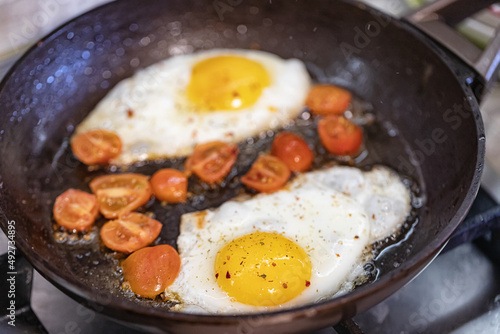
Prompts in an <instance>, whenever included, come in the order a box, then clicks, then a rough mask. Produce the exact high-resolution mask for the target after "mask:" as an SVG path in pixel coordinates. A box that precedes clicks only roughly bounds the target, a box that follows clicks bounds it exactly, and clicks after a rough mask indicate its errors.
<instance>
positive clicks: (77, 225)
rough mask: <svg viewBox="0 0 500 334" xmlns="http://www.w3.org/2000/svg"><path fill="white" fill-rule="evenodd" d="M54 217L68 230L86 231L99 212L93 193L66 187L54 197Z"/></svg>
mask: <svg viewBox="0 0 500 334" xmlns="http://www.w3.org/2000/svg"><path fill="white" fill-rule="evenodd" d="M53 213H54V219H55V220H56V222H57V223H58V224H59V225H61V226H62V227H64V228H67V229H69V230H77V231H86V230H87V229H89V228H90V227H91V226H92V224H94V221H95V219H96V217H97V215H98V214H99V206H98V205H97V198H96V196H95V195H92V194H89V193H86V192H84V191H81V190H77V189H68V190H66V191H65V192H63V193H62V194H61V195H59V196H58V197H57V198H56V201H55V203H54V208H53Z"/></svg>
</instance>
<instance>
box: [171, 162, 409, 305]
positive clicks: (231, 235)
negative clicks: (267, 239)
mask: <svg viewBox="0 0 500 334" xmlns="http://www.w3.org/2000/svg"><path fill="white" fill-rule="evenodd" d="M340 176H342V178H340ZM342 180H343V181H342ZM347 190H349V191H350V192H347ZM380 196H383V199H384V200H386V201H389V202H391V203H398V204H397V207H398V208H399V207H404V208H406V209H407V211H406V212H405V214H404V215H400V216H398V220H397V221H396V220H394V219H392V218H391V219H386V220H384V224H382V225H384V228H383V231H384V232H381V231H382V229H380V228H379V227H378V225H377V224H379V223H378V221H377V220H375V219H371V218H369V217H368V215H369V214H372V215H373V213H372V212H376V213H377V214H379V213H380V212H381V210H382V211H383V212H385V211H384V210H386V207H382V208H379V207H377V203H379V202H378V198H379V197H380ZM400 202H401V203H400ZM393 207H396V205H395V206H391V207H390V208H389V209H388V210H389V211H390V210H392V208H393ZM367 209H368V210H367ZM409 209H410V207H409V193H408V191H407V190H406V188H405V187H404V185H403V184H402V183H401V181H400V179H399V178H398V177H397V176H396V175H394V174H393V173H392V172H390V171H389V170H387V169H385V168H382V167H378V168H374V169H373V170H372V171H370V172H361V171H360V170H359V169H356V168H350V167H338V166H337V167H332V168H328V169H325V170H321V171H317V172H311V173H306V174H302V175H299V176H298V177H297V178H296V179H295V180H294V181H292V182H290V183H289V184H288V186H287V187H286V188H285V189H283V190H281V191H278V192H275V193H273V194H260V195H257V196H254V197H253V198H250V199H244V200H238V199H236V200H233V201H229V202H226V203H225V204H223V205H222V206H221V207H220V208H217V209H213V210H204V211H199V212H194V213H190V214H185V215H183V216H182V220H181V231H180V235H179V238H178V240H177V244H178V250H179V254H180V257H181V270H180V273H179V276H178V277H177V279H176V280H175V282H174V283H173V284H172V285H171V286H170V287H168V288H167V289H166V292H165V294H166V296H167V298H170V299H171V300H174V301H177V302H178V303H179V304H178V305H177V306H176V308H175V309H176V310H179V311H183V312H194V313H241V312H261V311H265V310H269V309H276V308H286V307H291V306H295V305H304V304H308V303H314V302H317V301H319V300H322V299H325V298H328V297H331V296H333V295H334V294H335V293H336V292H337V291H338V290H339V289H340V288H341V286H342V285H343V284H345V282H346V280H347V279H348V278H351V279H354V278H355V277H354V276H353V273H354V272H355V273H359V271H360V270H359V269H360V268H361V266H362V265H363V264H364V263H366V262H367V261H368V260H369V259H370V257H371V256H372V255H371V253H370V252H369V251H368V250H369V246H370V244H371V243H372V242H374V241H376V240H378V239H379V236H380V235H382V234H383V233H385V232H386V231H391V232H390V233H392V232H394V231H395V230H397V228H399V227H400V226H401V224H402V223H403V222H404V220H405V218H406V216H407V215H408V213H409ZM377 210H378V211H377ZM386 211H387V210H386ZM387 215H388V216H391V214H390V213H388V214H387ZM392 215H399V211H398V212H397V213H396V212H394V213H392ZM391 217H392V216H391ZM386 225H387V226H386ZM388 225H390V226H388ZM257 231H263V232H274V233H278V234H282V235H284V236H285V237H287V238H289V239H291V240H293V241H295V242H296V243H297V244H298V245H299V246H301V247H302V248H303V249H304V250H305V252H306V253H307V254H308V256H309V258H310V260H311V266H312V273H311V279H310V283H311V284H310V286H309V287H307V288H306V289H305V290H304V291H303V292H302V293H301V294H300V295H299V296H298V297H296V298H294V299H292V300H291V301H289V302H287V303H284V304H282V305H279V306H275V307H263V306H261V307H257V306H251V305H245V304H242V303H239V302H237V301H234V300H233V299H232V298H230V297H229V296H228V295H227V294H226V293H225V292H224V291H223V290H222V289H221V288H220V287H219V286H218V284H217V281H216V279H215V268H214V266H215V265H214V264H215V257H216V254H217V252H218V251H219V250H220V249H221V248H222V247H224V246H225V245H226V244H227V243H229V242H230V241H231V240H233V239H235V238H238V237H240V236H243V235H246V234H249V233H253V232H257ZM373 231H375V232H373ZM385 236H386V235H385V234H384V235H383V237H385Z"/></svg>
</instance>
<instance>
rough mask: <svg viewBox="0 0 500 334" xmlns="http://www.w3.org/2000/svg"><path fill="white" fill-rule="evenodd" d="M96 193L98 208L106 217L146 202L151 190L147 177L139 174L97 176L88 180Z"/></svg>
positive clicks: (124, 211)
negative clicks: (90, 180)
mask: <svg viewBox="0 0 500 334" xmlns="http://www.w3.org/2000/svg"><path fill="white" fill-rule="evenodd" d="M90 189H92V192H93V193H94V194H96V195H97V202H98V204H99V210H100V211H101V213H102V214H103V216H104V217H106V218H117V217H118V216H120V215H121V214H124V213H127V212H131V211H134V210H135V209H137V208H138V207H140V206H141V205H144V204H146V203H147V201H148V200H149V198H150V197H151V194H152V190H151V185H150V184H149V181H148V177H147V176H144V175H141V174H132V173H130V174H112V175H104V176H99V177H97V178H95V179H93V180H92V182H90Z"/></svg>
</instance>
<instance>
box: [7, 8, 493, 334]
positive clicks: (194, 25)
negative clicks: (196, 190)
mask: <svg viewBox="0 0 500 334" xmlns="http://www.w3.org/2000/svg"><path fill="white" fill-rule="evenodd" d="M309 6H312V7H309ZM311 8H314V9H313V10H311ZM249 13H250V14H251V15H249ZM221 16H222V17H221ZM297 22H300V24H297ZM241 26H244V27H245V28H246V29H238V27H241ZM360 29H366V32H364V35H366V37H363V35H361V34H360V33H359V31H360ZM240 31H245V33H240ZM360 36H361V37H360ZM382 36H383V37H384V38H382ZM363 41H364V43H361V44H360V42H363ZM255 43H258V46H259V47H260V48H261V49H263V50H269V51H271V52H274V53H276V54H278V55H280V56H282V57H285V58H289V57H299V58H302V59H303V60H304V61H305V62H306V64H307V65H308V67H309V70H310V71H311V73H312V75H313V78H314V79H315V80H318V81H322V82H335V83H337V84H341V85H343V86H346V87H347V88H348V89H350V90H352V91H353V92H355V94H356V95H357V96H359V97H360V98H362V99H363V100H366V101H369V102H371V103H372V104H373V107H374V110H375V112H376V113H377V118H378V121H379V123H378V124H379V125H380V126H381V127H380V128H378V129H377V128H372V129H367V132H366V136H367V137H368V140H367V143H368V145H369V147H368V149H369V152H370V154H369V157H368V159H367V162H366V163H368V162H370V161H371V162H383V163H385V164H387V165H389V166H392V167H394V168H396V169H398V170H399V171H400V172H401V173H402V174H404V175H407V176H409V177H412V178H413V179H415V180H417V181H418V182H419V184H420V185H421V186H422V190H421V191H422V194H425V196H426V203H425V205H424V206H423V207H422V208H421V209H420V212H419V222H418V228H417V229H415V231H414V233H412V234H411V235H409V237H408V240H407V241H406V243H405V247H399V248H398V247H395V248H392V249H391V251H388V252H386V253H385V254H384V256H383V260H384V261H382V262H381V264H380V269H381V271H382V273H384V274H383V275H381V276H380V278H379V279H378V280H377V281H375V282H374V283H373V284H370V285H367V286H363V287H360V288H359V289H356V290H355V291H354V292H352V293H350V294H348V295H346V296H343V297H339V298H336V299H334V300H331V301H327V302H323V303H319V304H315V305H310V306H306V307H301V308H298V309H293V310H290V311H283V312H273V313H269V314H261V315H256V316H241V317H224V316H195V315H186V314H178V313H172V312H166V310H165V309H164V308H161V307H160V308H158V307H156V308H155V307H151V306H147V305H144V304H140V303H139V302H138V301H136V300H130V299H128V298H126V297H125V296H123V294H121V293H120V291H119V289H118V288H117V286H116V284H115V283H114V282H119V278H117V279H116V281H114V280H113V279H110V277H115V276H113V275H114V273H113V272H112V270H111V269H112V268H113V266H110V262H111V264H113V259H112V258H110V257H109V256H108V257H106V256H105V255H106V254H104V253H103V250H102V249H101V248H99V245H98V242H95V243H93V244H90V245H87V246H82V248H81V249H77V251H80V250H81V251H82V254H87V253H86V252H87V251H88V250H90V251H91V252H90V253H89V254H90V255H89V256H84V257H81V258H77V257H75V256H74V252H68V248H67V246H65V245H61V244H58V243H56V242H55V241H54V239H53V231H52V226H51V217H50V209H51V205H52V203H53V200H54V198H55V196H57V195H58V194H59V193H61V192H62V189H64V188H67V187H68V186H75V187H79V188H84V189H85V187H86V186H87V185H86V181H85V179H84V178H85V177H86V176H89V174H88V172H86V169H85V168H84V167H83V166H80V165H78V164H76V165H75V161H74V160H72V158H71V153H70V152H69V151H68V150H67V149H65V147H64V146H61V143H64V142H65V140H67V138H68V136H69V135H70V134H71V132H72V129H73V127H74V125H75V124H76V123H78V122H79V121H80V120H81V119H82V118H83V117H84V116H85V115H86V113H88V111H89V110H90V109H91V107H92V106H93V105H95V103H97V101H99V99H100V98H102V97H103V96H104V94H105V93H106V92H107V91H108V90H109V89H110V88H111V87H112V86H113V85H114V84H116V83H117V82H118V81H119V80H120V79H122V78H124V77H127V76H129V75H130V74H131V73H133V71H135V70H136V67H137V66H140V67H144V66H147V65H149V64H151V63H153V62H155V61H157V60H159V59H163V58H165V57H168V56H171V55H173V54H177V53H182V52H191V51H194V50H198V49H208V48H213V47H240V48H248V47H255V46H256V44H255ZM422 59H425V61H424V62H423V61H422ZM318 69H320V70H318ZM104 72H106V73H107V74H106V75H103V73H104ZM108 73H111V77H109V75H108ZM456 75H458V77H457V76H456ZM467 79H469V82H470V79H474V77H473V74H472V72H470V71H469V70H468V69H467V68H465V67H464V66H462V65H461V64H460V63H458V62H457V61H456V60H453V59H452V58H451V57H450V56H449V55H447V54H446V53H445V52H443V51H441V50H440V49H439V48H437V47H436V46H435V45H434V44H433V43H431V42H429V41H427V40H426V39H425V38H423V37H422V36H421V35H419V34H418V33H416V32H411V28H408V27H406V26H405V25H402V24H400V23H399V22H398V21H394V20H392V19H390V18H388V17H386V16H384V15H382V14H380V13H378V12H374V11H367V10H365V9H364V7H363V6H361V5H357V6H353V5H349V4H346V3H337V2H335V3H332V2H327V1H325V2H323V1H318V2H315V3H314V4H313V5H311V2H308V3H307V4H306V3H305V2H299V3H292V2H285V1H284V2H278V1H273V2H272V3H268V2H266V3H262V2H252V1H248V2H245V3H242V4H240V5H239V6H237V7H234V8H233V9H232V10H231V11H229V12H227V13H225V15H221V12H220V11H218V10H217V8H214V7H213V6H212V5H207V4H206V3H205V2H192V3H191V2H180V1H179V2H176V1H169V2H164V1H148V3H147V4H145V3H144V2H139V1H124V2H119V3H114V4H112V5H110V6H106V7H102V8H101V9H100V10H98V11H94V12H92V13H90V14H88V15H84V16H82V17H80V18H79V19H77V20H75V21H73V22H72V23H70V24H68V25H66V26H64V27H62V28H61V29H60V30H58V31H56V32H55V33H54V34H53V35H51V36H50V37H49V38H47V39H45V40H43V41H41V43H39V45H37V46H36V47H35V48H33V49H32V50H31V51H30V52H29V53H28V55H26V56H25V57H23V59H22V60H21V61H20V62H19V63H18V64H17V65H16V66H15V67H14V69H13V70H11V71H10V73H9V74H8V79H7V80H6V81H4V82H3V84H2V86H1V88H0V107H1V109H2V111H3V114H2V115H0V124H1V126H4V127H2V128H1V129H0V150H1V152H2V154H3V160H2V161H1V163H0V188H1V189H0V191H1V197H0V207H1V208H2V215H3V217H2V228H4V229H5V226H4V220H5V219H6V218H7V217H8V218H9V219H15V220H16V221H22V222H23V224H20V225H19V229H18V231H17V233H18V246H19V248H21V249H22V250H23V251H24V252H26V254H27V256H28V257H29V259H30V261H32V262H33V264H34V265H35V267H36V268H37V269H38V270H39V271H40V272H41V273H42V274H43V275H44V276H45V277H47V278H48V279H49V280H50V281H52V282H53V283H54V284H56V285H57V286H58V287H60V288H61V289H62V290H63V291H65V292H66V293H68V294H70V295H72V296H73V297H74V298H76V299H77V300H80V301H86V304H89V303H90V304H93V305H97V306H98V307H99V309H100V310H101V311H102V312H103V313H107V314H110V315H112V316H115V317H117V318H121V319H122V320H125V321H130V322H135V325H139V324H141V323H142V324H147V325H148V326H150V327H151V328H152V329H154V328H158V329H166V328H168V329H169V330H171V331H174V332H187V331H199V330H203V331H204V332H205V333H211V332H213V333H219V332H221V331H228V332H236V331H238V329H239V328H241V327H242V326H246V327H248V326H250V329H252V330H254V331H260V332H271V331H272V332H291V331H297V332H298V331H303V330H306V329H313V328H322V327H325V326H327V325H331V324H334V323H336V322H338V321H339V320H340V319H341V318H346V317H351V316H353V315H354V314H356V313H359V312H360V311H362V310H364V309H367V308H368V307H370V306H372V305H374V304H375V303H377V302H379V301H380V300H382V299H384V298H386V297H387V296H389V295H390V294H392V293H394V292H395V291H396V290H397V289H398V288H400V287H401V286H402V285H404V284H405V283H407V282H408V281H409V280H410V279H411V278H413V276H414V275H416V274H417V273H418V272H419V271H420V270H421V269H422V268H423V267H425V266H426V265H427V263H428V262H429V261H430V260H431V259H432V258H434V256H435V255H436V254H437V252H438V251H439V250H440V249H441V248H442V246H443V245H444V243H445V241H446V239H447V238H448V237H449V236H450V235H451V234H452V232H453V230H454V229H455V228H456V226H457V225H458V224H459V222H460V221H461V220H462V219H463V217H464V216H465V213H466V212H467V210H468V208H469V206H470V204H471V203H472V200H473V198H474V196H475V194H476V191H477V189H478V186H479V177H480V174H481V170H482V160H483V155H484V136H483V135H484V134H483V128H482V123H481V120H480V114H479V110H478V106H477V103H476V101H475V100H474V98H473V94H472V91H471V89H470V87H469V86H468V85H467V84H466V82H468V80H467ZM457 108H459V109H457ZM460 108H462V109H460ZM7 125H8V126H7ZM383 126H392V127H393V128H395V129H397V130H398V131H399V135H397V136H388V135H386V134H387V131H386V130H384V129H385V128H383ZM370 138H372V139H373V140H370ZM13 147H15V148H13ZM387 147H391V150H387ZM54 157H56V158H54ZM12 166H25V167H23V168H12ZM163 214H164V213H163ZM175 237H176V229H175V228H174V229H167V230H165V229H164V231H162V236H161V242H168V241H169V240H170V241H171V240H175ZM95 260H97V263H96V264H94V262H93V261H95ZM395 263H397V266H396V265H395ZM110 283H111V285H110Z"/></svg>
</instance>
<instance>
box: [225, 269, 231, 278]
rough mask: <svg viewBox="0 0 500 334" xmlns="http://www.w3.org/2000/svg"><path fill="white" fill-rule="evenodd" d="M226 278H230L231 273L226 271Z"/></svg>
mask: <svg viewBox="0 0 500 334" xmlns="http://www.w3.org/2000/svg"><path fill="white" fill-rule="evenodd" d="M226 278H227V279H230V278H231V274H229V271H228V272H227V273H226Z"/></svg>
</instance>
